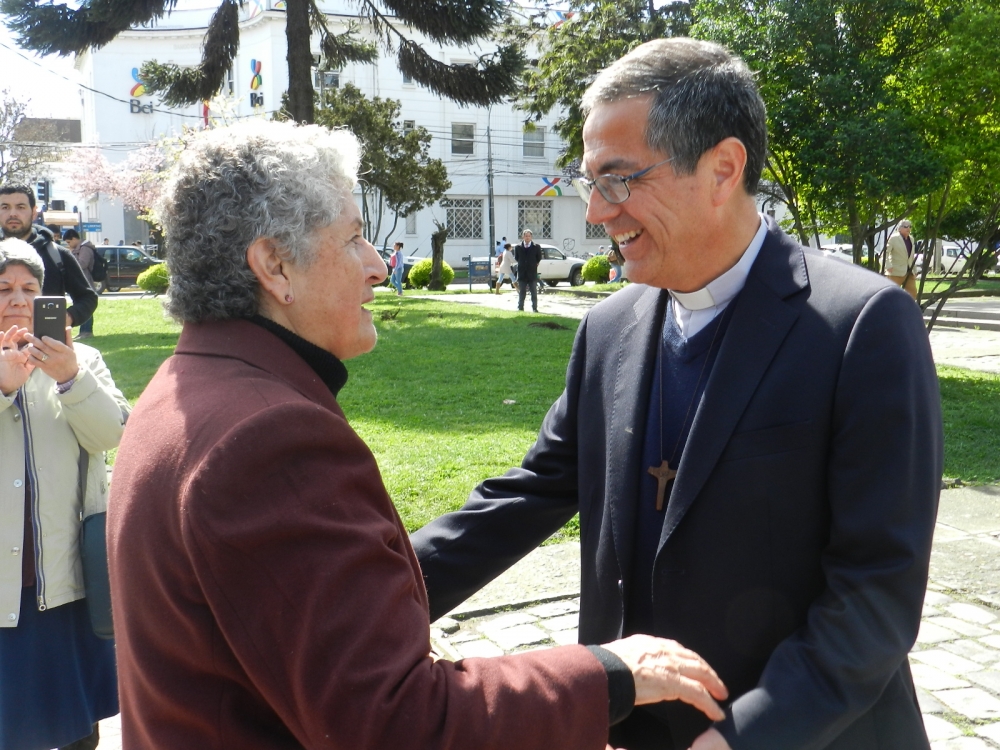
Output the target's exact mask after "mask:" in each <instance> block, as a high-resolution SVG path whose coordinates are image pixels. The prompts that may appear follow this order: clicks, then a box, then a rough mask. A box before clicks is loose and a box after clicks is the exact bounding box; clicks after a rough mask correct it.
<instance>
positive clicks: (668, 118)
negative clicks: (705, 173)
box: [582, 37, 767, 195]
mask: <svg viewBox="0 0 1000 750" xmlns="http://www.w3.org/2000/svg"><path fill="white" fill-rule="evenodd" d="M645 94H652V96H653V101H652V104H651V105H650V108H649V119H648V122H647V123H646V144H647V145H648V146H649V147H650V148H652V149H656V150H657V151H660V152H661V153H664V154H667V155H669V156H672V157H673V158H674V161H673V163H672V164H671V167H672V168H673V170H674V173H675V174H691V173H693V172H694V171H695V169H697V168H698V161H699V160H700V159H701V155H702V154H704V153H705V152H706V151H708V150H709V149H711V148H714V147H715V146H716V145H717V144H718V143H720V142H721V141H723V140H725V139H726V138H730V137H735V138H739V139H740V141H741V142H742V143H743V146H744V147H745V148H746V150H747V163H746V167H745V169H744V171H743V186H744V188H745V189H746V192H747V193H749V194H750V195H753V194H754V193H756V192H757V185H758V183H759V182H760V175H761V172H762V171H763V169H764V160H765V159H766V158H767V111H766V109H765V108H764V101H763V100H762V99H761V97H760V93H759V92H758V90H757V82H756V80H755V79H754V75H753V73H752V72H751V71H750V69H749V68H748V67H747V65H746V63H744V62H743V60H741V59H740V58H739V57H737V56H736V55H734V54H733V53H732V52H730V51H729V50H728V49H726V48H725V47H723V46H721V45H719V44H715V43H714V42H704V41H701V40H698V39H688V38H685V37H671V38H670V39H655V40H653V41H651V42H646V43H645V44H641V45H639V46H638V47H636V48H635V49H634V50H632V51H631V52H629V53H628V54H627V55H625V56H624V57H623V58H621V59H620V60H617V61H616V62H614V63H612V64H611V65H609V66H608V67H607V68H605V69H604V70H603V71H601V73H600V74H598V76H597V78H595V79H594V82H593V83H592V84H590V87H589V88H588V89H587V90H586V92H584V95H583V102H582V111H583V115H584V117H587V116H588V115H589V114H590V111H591V110H592V109H593V108H594V107H595V106H596V105H598V104H609V103H611V102H616V101H620V100H621V99H626V98H629V97H635V96H642V95H645Z"/></svg>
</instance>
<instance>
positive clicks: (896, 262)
mask: <svg viewBox="0 0 1000 750" xmlns="http://www.w3.org/2000/svg"><path fill="white" fill-rule="evenodd" d="M911 226H912V225H911V224H910V220H909V219H903V220H902V221H901V222H899V226H897V227H896V231H895V232H893V234H892V237H890V238H889V242H888V244H886V246H885V275H886V276H888V277H889V280H890V281H892V282H893V283H894V284H899V286H901V287H903V289H905V290H906V291H907V293H908V294H909V295H910V296H911V297H913V299H916V298H917V279H916V277H915V276H914V275H913V260H914V255H913V238H912V237H910V230H911Z"/></svg>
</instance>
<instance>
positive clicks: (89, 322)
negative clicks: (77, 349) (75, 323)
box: [80, 315, 94, 336]
mask: <svg viewBox="0 0 1000 750" xmlns="http://www.w3.org/2000/svg"><path fill="white" fill-rule="evenodd" d="M80 333H89V334H90V335H91V336H93V335H94V316H93V315H91V316H90V317H89V318H87V319H86V320H85V321H83V322H82V323H81V324H80Z"/></svg>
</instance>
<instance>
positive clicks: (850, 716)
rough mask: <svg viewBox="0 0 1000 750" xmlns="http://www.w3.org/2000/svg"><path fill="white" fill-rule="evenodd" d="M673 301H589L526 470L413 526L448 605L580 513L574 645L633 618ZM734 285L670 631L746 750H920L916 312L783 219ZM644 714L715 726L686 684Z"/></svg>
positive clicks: (679, 517) (685, 472)
mask: <svg viewBox="0 0 1000 750" xmlns="http://www.w3.org/2000/svg"><path fill="white" fill-rule="evenodd" d="M667 296H668V295H667V293H666V292H664V291H662V290H659V289H654V288H650V287H647V286H643V285H638V284H635V285H631V286H629V287H627V288H625V289H623V290H622V291H620V292H617V293H615V294H614V295H613V296H611V297H610V298H609V299H608V300H606V301H604V302H602V303H601V304H599V305H597V306H595V307H594V308H593V309H592V310H591V311H590V312H589V313H588V315H587V316H586V317H585V318H584V320H583V322H582V323H581V325H580V328H579V331H578V333H577V337H576V341H575V343H574V346H573V351H572V354H571V356H570V362H569V368H568V372H567V376H566V389H565V391H564V392H563V394H562V395H561V396H560V398H559V400H558V401H556V403H555V404H554V405H553V406H552V408H551V409H550V411H549V413H548V415H547V416H546V418H545V420H544V422H543V424H542V427H541V432H540V434H539V436H538V440H537V442H536V443H535V445H534V446H533V447H532V448H531V450H530V451H529V452H528V454H527V456H526V457H525V459H524V462H523V464H522V466H521V467H520V468H518V469H512V470H511V471H509V472H508V473H507V474H506V475H505V476H503V477H500V478H497V479H490V480H487V481H486V482H483V483H482V484H481V485H480V486H479V487H477V488H476V489H475V490H474V491H473V492H472V494H471V495H470V497H469V500H468V502H467V503H466V505H465V506H464V507H463V508H462V509H461V510H459V511H457V512H455V513H451V514H448V515H446V516H443V517H441V518H439V519H437V520H436V521H434V522H432V523H430V524H428V525H427V526H425V527H424V528H423V529H421V530H419V531H417V532H416V533H415V534H413V536H412V542H413V546H414V548H415V550H416V552H417V555H418V558H419V560H420V564H421V567H422V570H423V573H424V576H425V581H426V584H427V590H428V593H429V596H430V605H431V616H432V618H434V617H437V616H440V615H442V614H444V613H445V612H447V611H448V610H450V609H452V608H453V607H454V606H456V605H457V604H459V603H460V602H461V601H463V600H464V599H465V598H467V597H468V596H469V595H470V594H472V593H473V592H474V591H476V590H477V589H479V588H480V587H481V586H483V585H484V584H485V583H487V582H488V581H490V580H491V579H493V578H494V577H495V576H496V575H498V574H499V573H500V572H502V571H503V570H504V569H506V568H507V567H509V566H510V565H511V564H513V563H514V562H515V561H517V560H518V559H520V558H521V557H522V556H523V555H525V554H526V553H527V552H528V551H530V550H531V549H532V548H534V547H535V546H536V545H538V544H539V543H541V542H542V541H543V540H544V539H545V538H546V537H548V536H549V535H550V534H551V533H553V532H554V531H555V530H556V529H558V528H559V527H560V526H561V525H562V524H563V523H564V522H565V521H566V520H568V519H569V518H571V517H572V515H573V514H574V513H575V512H577V511H579V513H580V541H581V547H582V581H581V598H580V629H579V636H580V641H581V642H582V643H586V644H597V643H604V642H607V641H610V640H612V639H614V638H617V637H619V636H620V635H621V634H622V630H623V619H624V611H625V610H624V607H625V601H626V596H627V595H628V591H627V589H628V587H629V585H630V580H631V577H630V573H631V571H630V566H631V561H632V551H633V550H632V543H633V538H634V526H635V512H636V507H635V502H636V498H637V497H638V496H639V481H640V478H641V476H642V475H643V474H644V472H645V471H646V467H645V466H641V465H640V462H641V458H642V445H643V439H644V435H643V432H644V429H645V424H646V414H647V410H648V408H649V398H650V391H651V381H652V376H653V371H654V367H655V354H656V346H657V340H658V334H659V332H660V330H661V325H662V321H663V316H664V313H665V310H666V301H667ZM733 304H735V305H736V308H735V309H734V311H733V317H732V320H731V323H730V325H729V329H728V331H727V333H726V335H725V338H724V340H723V342H722V346H721V349H720V352H719V356H718V360H717V361H716V364H715V366H714V368H713V369H712V372H711V375H710V377H709V381H708V383H707V386H706V389H705V394H704V397H703V399H702V401H701V402H700V404H699V407H698V409H697V412H696V415H695V419H694V423H693V425H692V428H691V433H690V437H689V439H688V442H687V446H686V448H685V451H684V454H683V457H682V459H681V463H680V466H679V469H678V473H677V478H676V480H675V482H674V486H673V488H672V492H671V495H670V500H669V504H668V507H667V511H666V514H665V519H664V524H663V529H662V532H661V535H660V543H659V547H658V551H657V555H656V559H655V563H654V570H653V592H652V595H653V602H654V610H655V630H654V634H655V635H661V636H665V637H669V638H674V639H676V640H677V641H679V642H680V643H682V644H684V645H685V646H687V647H689V648H691V649H693V650H695V651H696V652H698V653H699V654H701V655H702V656H703V657H704V658H705V659H706V660H707V661H708V662H709V664H711V665H712V666H713V667H714V668H715V669H716V671H717V672H718V673H719V675H720V677H721V678H722V679H723V681H724V682H725V683H726V685H727V686H728V688H729V690H730V701H729V703H728V705H727V707H726V711H727V718H726V719H725V721H723V722H721V723H720V724H719V725H717V726H718V729H719V730H720V731H721V732H722V733H723V735H724V736H725V737H726V739H727V740H728V741H729V744H730V745H731V746H732V748H733V750H744V749H747V748H753V749H755V750H756V749H758V748H759V749H760V750H803V749H804V748H817V749H818V748H829V749H830V750H834V749H836V750H866V749H867V748H871V749H873V750H874V749H875V748H881V749H884V748H892V749H893V750H916V749H919V748H927V747H928V742H927V739H926V735H925V733H924V730H923V723H922V720H921V716H920V710H919V707H918V705H917V700H916V695H915V692H914V688H913V683H912V679H911V677H910V672H909V666H908V662H907V653H908V652H909V650H910V648H911V647H912V646H913V643H914V642H915V640H916V635H917V630H918V628H919V624H920V613H921V606H922V601H923V595H924V590H925V586H926V581H927V568H928V561H929V557H930V549H931V537H932V533H933V529H934V522H935V516H936V512H937V501H938V495H939V490H940V478H941V465H942V427H941V411H940V398H939V392H938V384H937V377H936V374H935V369H934V364H933V361H932V358H931V352H930V346H929V342H928V339H927V333H926V331H925V330H924V327H923V321H922V319H921V315H920V312H919V310H918V308H917V306H916V305H914V303H913V300H912V299H911V298H910V297H909V296H908V295H907V294H906V293H905V292H904V291H902V290H901V289H900V288H899V287H898V286H896V285H894V284H891V283H890V282H888V281H886V280H885V279H883V278H882V277H880V276H878V275H876V274H874V273H871V272H869V271H866V270H864V269H862V268H860V267H857V266H853V265H850V264H847V263H844V262H842V261H839V260H835V259H828V258H825V257H823V256H822V255H821V254H819V253H818V252H816V251H812V250H809V249H807V248H803V247H801V246H799V245H798V244H796V243H795V242H794V241H793V240H792V239H791V238H789V237H787V236H786V235H784V234H783V233H781V232H780V230H778V229H777V227H776V225H774V224H773V222H769V231H768V234H767V237H766V239H765V241H764V245H763V247H762V248H761V251H760V253H759V255H758V257H757V259H756V261H755V262H754V265H753V267H752V268H751V270H750V274H749V276H748V278H747V282H746V286H745V287H744V289H743V291H742V292H741V294H740V295H739V296H738V297H737V299H736V300H735V302H734V303H733ZM639 711H643V712H647V713H651V714H653V715H654V716H656V717H658V718H660V719H662V720H665V721H666V722H667V723H668V724H669V726H670V731H671V733H672V735H673V740H674V743H675V747H677V748H680V749H681V750H683V749H684V748H687V747H688V746H689V744H690V743H691V741H692V740H693V739H694V738H695V737H696V736H697V735H698V734H699V733H701V732H702V731H704V730H705V729H706V728H707V727H708V726H709V722H708V719H707V718H705V717H704V716H703V715H702V714H701V713H699V712H697V711H696V710H694V709H692V708H690V707H689V706H687V705H685V704H682V703H677V702H670V703H661V704H658V705H656V706H653V707H649V708H644V709H639ZM634 720H636V721H637V719H636V716H635V714H633V717H631V718H630V719H629V720H628V721H634ZM643 725H644V726H648V725H650V722H649V721H648V720H647V721H645V722H643ZM652 725H653V726H656V724H655V722H654V723H652ZM632 746H633V747H653V746H658V747H663V744H662V742H660V743H659V744H657V742H656V738H655V737H649V738H648V742H645V741H644V742H636V743H634V744H633V745H632Z"/></svg>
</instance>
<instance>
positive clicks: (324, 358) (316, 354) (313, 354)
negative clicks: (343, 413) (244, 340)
mask: <svg viewBox="0 0 1000 750" xmlns="http://www.w3.org/2000/svg"><path fill="white" fill-rule="evenodd" d="M249 321H250V322H251V323H256V324H257V325H259V326H260V327H261V328H264V329H266V330H268V331H270V332H271V333H273V334H274V335H275V336H277V337H278V338H279V339H281V340H282V341H284V342H285V343H286V344H288V345H289V346H290V347H292V349H293V350H294V351H295V353H296V354H298V355H299V356H300V357H302V359H304V360H305V361H306V364H307V365H309V366H310V367H311V368H312V369H313V372H315V373H316V374H317V375H318V376H319V379H320V380H322V381H323V382H324V383H325V384H326V387H327V388H329V389H330V393H332V394H333V397H334V398H336V397H337V394H338V393H340V389H341V388H343V387H344V385H345V384H346V383H347V368H346V367H344V363H343V362H341V361H340V360H339V359H337V358H336V357H335V356H333V355H332V354H330V352H328V351H326V349H320V348H319V347H318V346H316V345H315V344H313V343H312V342H310V341H306V340H305V339H304V338H302V337H301V336H299V335H298V334H295V333H292V332H291V331H289V330H288V329H287V328H285V327H284V326H283V325H279V324H278V323H275V322H274V321H273V320H270V319H269V318H265V317H264V316H263V315H254V316H253V317H252V318H249Z"/></svg>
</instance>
